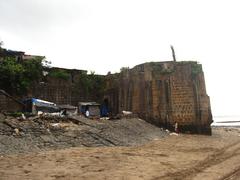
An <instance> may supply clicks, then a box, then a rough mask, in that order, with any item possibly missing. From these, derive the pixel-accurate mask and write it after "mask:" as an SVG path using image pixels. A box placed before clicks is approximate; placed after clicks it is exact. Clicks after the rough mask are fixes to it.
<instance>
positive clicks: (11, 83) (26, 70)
mask: <svg viewBox="0 0 240 180" xmlns="http://www.w3.org/2000/svg"><path fill="white" fill-rule="evenodd" d="M43 60H44V59H43V57H37V58H33V59H28V60H26V61H23V62H21V63H18V62H17V61H16V59H15V58H14V57H5V58H4V59H3V60H2V61H0V74H1V76H0V88H1V89H4V90H6V91H7V92H8V93H10V94H12V95H14V94H16V95H23V94H25V93H26V92H27V89H28V88H30V86H31V85H32V83H33V82H36V81H39V80H40V79H41V78H42V71H43V64H42V63H43Z"/></svg>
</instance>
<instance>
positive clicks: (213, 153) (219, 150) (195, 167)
mask: <svg viewBox="0 0 240 180" xmlns="http://www.w3.org/2000/svg"><path fill="white" fill-rule="evenodd" d="M239 162H240V129H239V128H219V127H218V128H213V135H212V136H203V135H184V134H180V135H179V136H176V135H169V136H167V137H165V138H162V139H155V140H153V141H151V142H148V143H146V144H144V145H141V146H133V147H91V148H86V147H78V148H68V149H62V150H50V151H43V152H37V153H26V154H12V155H2V156H1V157H0V167H1V168H0V176H1V179H49V180H50V179H152V180H154V179H156V180H157V179H239V177H240V163H239Z"/></svg>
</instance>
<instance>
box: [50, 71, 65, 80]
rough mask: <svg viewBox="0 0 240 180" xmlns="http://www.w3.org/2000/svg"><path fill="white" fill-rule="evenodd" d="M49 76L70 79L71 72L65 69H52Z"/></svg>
mask: <svg viewBox="0 0 240 180" xmlns="http://www.w3.org/2000/svg"><path fill="white" fill-rule="evenodd" d="M48 76H49V77H54V78H58V79H64V80H68V79H69V78H70V74H69V73H68V72H66V71H65V70H63V69H54V70H51V71H50V72H49V74H48Z"/></svg>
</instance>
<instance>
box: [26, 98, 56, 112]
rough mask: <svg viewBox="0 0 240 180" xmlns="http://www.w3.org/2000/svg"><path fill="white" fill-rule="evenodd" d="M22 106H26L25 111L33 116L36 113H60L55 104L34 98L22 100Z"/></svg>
mask: <svg viewBox="0 0 240 180" xmlns="http://www.w3.org/2000/svg"><path fill="white" fill-rule="evenodd" d="M24 104H25V105H26V111H27V112H32V113H34V114H35V113H37V112H38V111H42V112H48V113H52V112H58V111H60V109H59V107H58V106H57V105H56V104H55V103H53V102H48V101H44V100H41V99H36V98H30V99H26V100H24Z"/></svg>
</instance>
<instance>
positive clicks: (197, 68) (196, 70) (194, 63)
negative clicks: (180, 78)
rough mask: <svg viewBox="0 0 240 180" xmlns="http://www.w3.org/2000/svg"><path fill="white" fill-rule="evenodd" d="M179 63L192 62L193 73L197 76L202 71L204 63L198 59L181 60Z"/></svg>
mask: <svg viewBox="0 0 240 180" xmlns="http://www.w3.org/2000/svg"><path fill="white" fill-rule="evenodd" d="M177 63H179V64H191V67H192V75H193V76H196V75H197V74H199V73H201V72H202V65H201V64H199V63H198V62H197V61H181V62H177Z"/></svg>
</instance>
